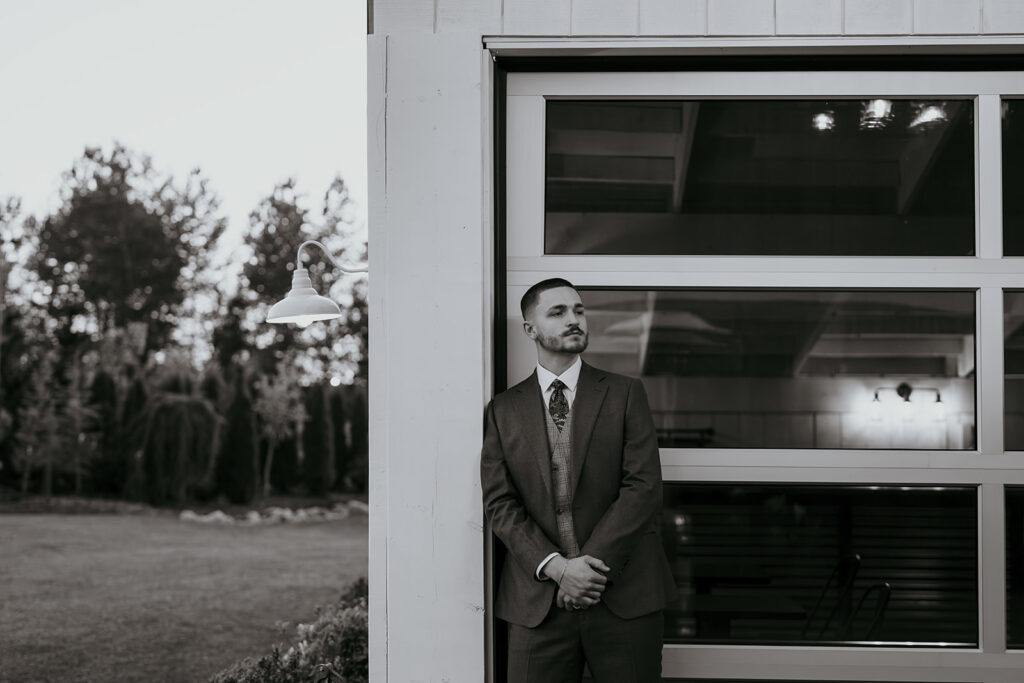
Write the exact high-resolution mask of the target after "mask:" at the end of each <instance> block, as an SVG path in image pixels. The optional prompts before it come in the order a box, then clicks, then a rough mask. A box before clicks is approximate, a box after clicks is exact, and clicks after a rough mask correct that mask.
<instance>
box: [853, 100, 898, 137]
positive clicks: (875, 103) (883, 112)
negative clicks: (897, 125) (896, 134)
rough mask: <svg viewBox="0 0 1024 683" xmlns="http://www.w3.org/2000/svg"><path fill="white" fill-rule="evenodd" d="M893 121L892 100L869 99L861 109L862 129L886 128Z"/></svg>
mask: <svg viewBox="0 0 1024 683" xmlns="http://www.w3.org/2000/svg"><path fill="white" fill-rule="evenodd" d="M890 121H892V100H882V99H875V100H867V101H866V102H864V106H863V107H861V111H860V127H861V130H878V129H881V128H885V127H886V125H888V123H889V122H890Z"/></svg>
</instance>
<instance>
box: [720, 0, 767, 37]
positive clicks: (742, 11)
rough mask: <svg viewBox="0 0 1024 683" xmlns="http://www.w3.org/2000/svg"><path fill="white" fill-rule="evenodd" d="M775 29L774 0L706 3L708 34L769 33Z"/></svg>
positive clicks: (736, 0) (739, 34)
mask: <svg viewBox="0 0 1024 683" xmlns="http://www.w3.org/2000/svg"><path fill="white" fill-rule="evenodd" d="M774 31H775V1H774V0H714V2H709V3H708V34H709V35H718V36H759V35H771V34H772V33H773V32H774Z"/></svg>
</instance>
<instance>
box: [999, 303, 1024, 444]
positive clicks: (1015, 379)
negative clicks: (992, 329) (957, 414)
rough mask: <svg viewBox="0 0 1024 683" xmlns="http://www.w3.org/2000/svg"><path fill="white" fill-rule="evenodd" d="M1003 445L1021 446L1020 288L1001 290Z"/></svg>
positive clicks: (1023, 343) (1023, 335)
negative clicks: (1017, 289) (1016, 289)
mask: <svg viewBox="0 0 1024 683" xmlns="http://www.w3.org/2000/svg"><path fill="white" fill-rule="evenodd" d="M1003 374H1004V377H1005V380H1004V384H1003V412H1004V415H1005V421H1004V422H1005V424H1004V428H1003V431H1004V436H1003V440H1004V445H1003V447H1004V448H1005V449H1006V450H1008V451H1020V450H1024V292H1020V291H1013V290H1006V291H1005V292H1003Z"/></svg>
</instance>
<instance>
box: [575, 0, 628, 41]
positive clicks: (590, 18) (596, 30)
mask: <svg viewBox="0 0 1024 683" xmlns="http://www.w3.org/2000/svg"><path fill="white" fill-rule="evenodd" d="M637 3H638V0H573V3H572V33H573V35H583V36H594V35H606V34H612V35H615V34H618V35H636V32H637V25H638V24H637V22H638V16H639V14H638V9H639V8H638V4H637Z"/></svg>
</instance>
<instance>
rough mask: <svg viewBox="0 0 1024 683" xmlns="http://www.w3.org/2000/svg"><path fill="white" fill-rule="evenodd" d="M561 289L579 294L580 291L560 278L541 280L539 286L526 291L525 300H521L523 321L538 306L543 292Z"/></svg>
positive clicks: (520, 306)
mask: <svg viewBox="0 0 1024 683" xmlns="http://www.w3.org/2000/svg"><path fill="white" fill-rule="evenodd" d="M559 287H568V288H569V289H571V290H573V291H575V292H576V293H577V294H579V290H578V289H576V285H574V284H573V283H571V282H569V281H568V280H565V279H563V278H560V277H552V278H548V279H547V280H541V281H540V282H538V283H537V284H535V285H533V286H532V287H530V288H529V289H528V290H526V294H523V298H522V299H520V300H519V310H520V312H521V313H522V314H523V320H526V314H527V313H528V312H529V311H530V309H532V308H533V307H534V306H536V305H537V300H538V299H540V295H541V293H542V292H546V291H548V290H549V289H557V288H559Z"/></svg>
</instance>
